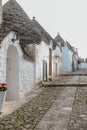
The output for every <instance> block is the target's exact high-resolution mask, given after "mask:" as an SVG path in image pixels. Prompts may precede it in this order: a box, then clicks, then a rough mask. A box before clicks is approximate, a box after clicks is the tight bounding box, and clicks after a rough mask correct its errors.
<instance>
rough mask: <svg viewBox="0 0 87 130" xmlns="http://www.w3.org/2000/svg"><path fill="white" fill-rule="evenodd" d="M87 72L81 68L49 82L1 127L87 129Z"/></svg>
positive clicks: (16, 129) (12, 129) (7, 129)
mask: <svg viewBox="0 0 87 130" xmlns="http://www.w3.org/2000/svg"><path fill="white" fill-rule="evenodd" d="M86 74H87V70H81V71H77V72H74V73H72V74H67V75H63V76H60V77H59V78H58V79H57V80H56V81H55V82H53V81H52V82H51V83H49V82H48V83H47V84H45V87H42V88H40V89H42V90H43V91H40V92H39V93H38V94H37V95H36V96H35V97H32V98H31V100H29V101H28V102H26V103H25V104H24V105H22V106H21V107H19V108H17V110H15V111H14V112H13V113H11V114H10V115H7V116H5V117H3V118H1V119H0V130H87V76H86ZM57 84H58V86H57ZM59 84H62V86H59ZM74 85H75V86H74ZM48 86H49V87H48Z"/></svg>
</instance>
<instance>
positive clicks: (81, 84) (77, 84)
mask: <svg viewBox="0 0 87 130" xmlns="http://www.w3.org/2000/svg"><path fill="white" fill-rule="evenodd" d="M42 86H44V87H57V86H58V87H60V86H61V87H62V86H63V87H64V86H66V87H69V86H70V87H71V86H73V87H74V86H75V87H76V86H78V87H79V86H82V87H84V86H85V87H86V86H87V83H58V84H55V83H54V84H46V83H45V84H42Z"/></svg>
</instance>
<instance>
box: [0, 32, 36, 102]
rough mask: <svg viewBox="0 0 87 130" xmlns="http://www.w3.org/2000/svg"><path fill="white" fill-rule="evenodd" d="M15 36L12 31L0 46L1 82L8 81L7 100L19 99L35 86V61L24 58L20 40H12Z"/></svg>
mask: <svg viewBox="0 0 87 130" xmlns="http://www.w3.org/2000/svg"><path fill="white" fill-rule="evenodd" d="M14 37H15V33H14V32H10V33H9V34H8V36H7V37H6V38H5V39H4V40H3V41H2V43H1V48H0V82H6V83H7V88H8V92H7V100H14V99H18V98H20V97H22V96H24V95H25V94H27V93H28V92H29V91H30V90H31V89H32V88H33V87H35V63H34V62H33V61H30V60H26V59H24V58H23V52H22V50H21V47H20V45H19V41H15V42H14V43H13V42H12V38H14Z"/></svg>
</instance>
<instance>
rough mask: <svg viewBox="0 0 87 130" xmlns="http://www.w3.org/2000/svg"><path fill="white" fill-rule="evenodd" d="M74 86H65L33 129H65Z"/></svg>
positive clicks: (73, 94) (70, 108)
mask: <svg viewBox="0 0 87 130" xmlns="http://www.w3.org/2000/svg"><path fill="white" fill-rule="evenodd" d="M75 92H76V87H66V88H65V89H64V91H63V92H62V93H61V95H60V97H57V100H56V101H55V102H54V104H53V106H52V107H51V108H50V109H49V111H48V112H47V113H46V114H45V116H44V117H43V118H42V120H41V121H40V122H39V124H38V125H37V126H36V128H35V130H67V125H68V122H69V118H70V113H71V111H72V105H73V101H74V96H75Z"/></svg>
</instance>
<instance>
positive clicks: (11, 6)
mask: <svg viewBox="0 0 87 130" xmlns="http://www.w3.org/2000/svg"><path fill="white" fill-rule="evenodd" d="M1 31H2V32H3V33H2V34H1V35H0V36H2V37H1V38H0V40H3V38H4V37H5V36H6V35H7V34H8V33H9V32H10V31H15V32H17V33H18V34H19V35H20V44H21V45H22V44H30V43H37V44H39V43H40V41H41V38H40V35H39V34H38V32H37V31H36V30H35V29H34V28H33V26H32V22H31V20H30V18H29V17H28V15H27V14H26V13H25V11H24V10H23V9H22V7H21V6H20V5H19V4H18V3H17V2H16V1H15V0H9V1H8V2H7V3H6V4H5V5H4V6H3V23H2V28H1Z"/></svg>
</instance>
